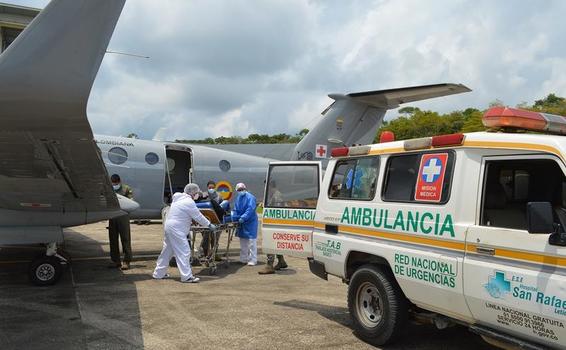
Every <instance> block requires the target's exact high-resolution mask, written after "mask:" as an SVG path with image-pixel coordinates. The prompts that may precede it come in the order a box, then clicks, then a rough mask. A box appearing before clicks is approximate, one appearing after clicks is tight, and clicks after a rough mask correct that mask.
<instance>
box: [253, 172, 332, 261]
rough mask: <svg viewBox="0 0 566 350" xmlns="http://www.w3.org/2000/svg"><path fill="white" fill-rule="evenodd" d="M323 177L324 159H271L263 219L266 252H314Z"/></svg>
mask: <svg viewBox="0 0 566 350" xmlns="http://www.w3.org/2000/svg"><path fill="white" fill-rule="evenodd" d="M321 179H322V170H321V164H320V162H272V163H269V170H268V172H267V179H266V182H265V198H264V209H263V216H262V217H263V219H262V223H261V232H262V249H263V252H264V253H267V254H282V255H287V256H295V257H311V256H312V233H313V227H314V218H315V212H316V204H317V201H318V194H319V191H320V183H321Z"/></svg>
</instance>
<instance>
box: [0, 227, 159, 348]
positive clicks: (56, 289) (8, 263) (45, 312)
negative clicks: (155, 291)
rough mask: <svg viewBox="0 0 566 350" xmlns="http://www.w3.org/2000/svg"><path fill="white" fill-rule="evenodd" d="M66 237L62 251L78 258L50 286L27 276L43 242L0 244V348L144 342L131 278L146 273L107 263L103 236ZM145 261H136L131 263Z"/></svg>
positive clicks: (135, 279) (73, 234) (143, 277)
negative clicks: (32, 244)
mask: <svg viewBox="0 0 566 350" xmlns="http://www.w3.org/2000/svg"><path fill="white" fill-rule="evenodd" d="M69 231H70V230H69ZM65 237H66V240H67V237H70V240H69V241H70V242H67V243H70V244H66V245H64V246H63V247H64V250H65V252H66V254H67V255H69V256H70V257H71V260H73V258H74V257H79V259H77V260H74V261H73V262H72V264H71V265H69V266H68V267H67V268H66V269H65V271H64V272H63V275H62V276H61V279H60V280H59V282H58V283H57V284H56V285H54V286H50V287H36V286H33V285H32V284H31V283H30V282H29V280H28V277H27V269H28V262H29V261H30V260H32V259H33V258H34V257H35V256H36V255H37V254H39V253H42V252H44V249H43V248H41V247H39V246H29V247H25V246H22V247H2V249H1V250H0V344H1V346H0V348H1V349H2V350H8V349H10V350H11V349H140V348H143V347H144V340H143V337H142V325H141V317H140V308H139V305H138V293H137V289H136V285H135V283H136V282H138V281H142V280H146V279H150V278H151V276H148V275H147V274H136V273H135V270H134V271H132V270H130V271H128V273H124V272H122V271H120V270H119V269H109V268H107V265H108V263H109V262H110V260H109V259H107V258H106V256H107V254H106V253H105V249H103V246H104V245H107V244H108V242H107V241H96V240H93V239H91V238H89V237H87V236H85V235H82V234H80V233H77V232H71V234H70V235H67V234H66V235H65ZM87 256H88V257H91V258H88V257H87ZM148 263H150V262H148ZM145 264H146V262H145V261H135V262H134V263H133V268H134V269H135V268H136V266H140V265H145Z"/></svg>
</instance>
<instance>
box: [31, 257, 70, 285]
mask: <svg viewBox="0 0 566 350" xmlns="http://www.w3.org/2000/svg"><path fill="white" fill-rule="evenodd" d="M62 274H63V265H62V264H61V261H60V260H59V259H58V258H56V257H54V256H46V255H42V256H41V257H39V258H37V259H35V260H34V261H32V262H31V264H30V266H29V270H28V276H29V279H30V281H31V282H32V283H33V284H35V285H36V286H51V285H54V284H55V283H57V281H59V278H61V275H62Z"/></svg>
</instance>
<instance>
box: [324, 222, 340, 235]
mask: <svg viewBox="0 0 566 350" xmlns="http://www.w3.org/2000/svg"><path fill="white" fill-rule="evenodd" d="M324 230H325V231H326V233H331V234H333V235H336V234H338V225H328V224H326V225H325V226H324Z"/></svg>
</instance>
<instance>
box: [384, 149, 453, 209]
mask: <svg viewBox="0 0 566 350" xmlns="http://www.w3.org/2000/svg"><path fill="white" fill-rule="evenodd" d="M454 160H455V154H454V152H453V151H450V150H448V151H443V152H427V153H413V154H403V155H396V156H391V157H389V159H388V160H387V167H386V169H385V180H384V182H385V183H384V186H383V194H382V199H383V201H385V202H411V203H431V204H444V203H446V202H448V199H449V198H450V190H451V184H452V173H453V169H454ZM419 173H420V178H419Z"/></svg>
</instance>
